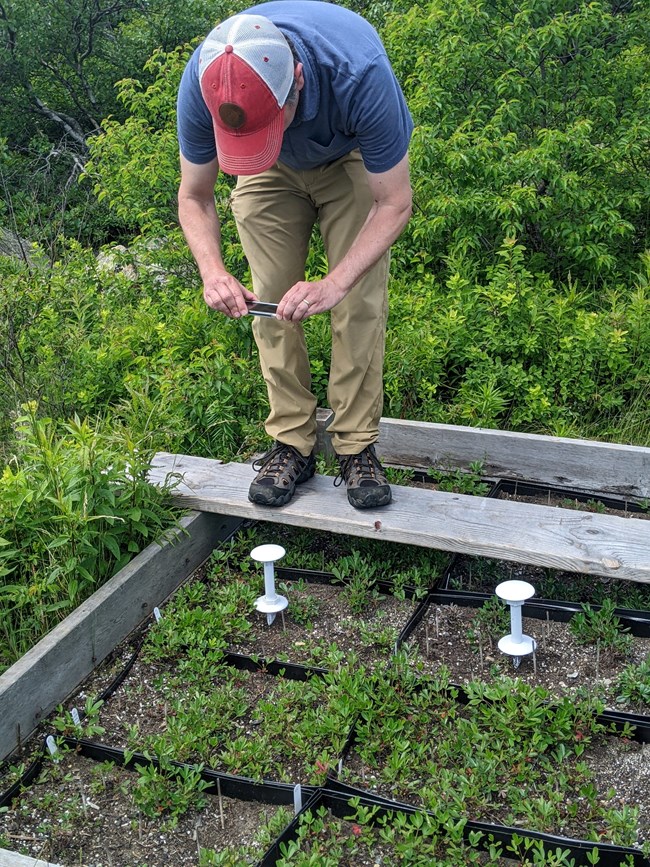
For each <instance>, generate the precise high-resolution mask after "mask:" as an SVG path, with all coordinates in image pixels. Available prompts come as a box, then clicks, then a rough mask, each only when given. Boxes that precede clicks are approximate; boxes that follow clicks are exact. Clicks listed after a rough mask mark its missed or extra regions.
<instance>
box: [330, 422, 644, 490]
mask: <svg viewBox="0 0 650 867" xmlns="http://www.w3.org/2000/svg"><path fill="white" fill-rule="evenodd" d="M322 418H323V419H326V418H327V416H326V415H323V416H322ZM320 436H321V438H322V440H323V441H325V438H326V435H325V433H324V432H323V433H321V434H320ZM377 453H378V454H379V456H380V457H381V458H382V459H383V460H385V461H386V462H387V463H390V464H396V465H402V466H413V467H420V468H427V467H443V468H444V467H458V468H462V469H468V468H469V466H470V464H471V463H473V462H474V461H482V462H483V468H484V469H483V471H484V474H485V475H486V476H487V477H492V478H503V479H518V480H521V481H530V482H539V483H541V484H545V485H552V486H561V487H565V488H573V489H575V490H579V491H587V492H590V493H596V492H600V493H607V494H613V495H615V496H619V497H636V498H638V499H644V498H646V497H650V448H642V447H641V446H627V445H618V444H615V443H602V442H595V441H592V440H577V439H566V438H563V437H550V436H539V435H537V434H525V433H515V432H512V431H498V430H487V429H485V428H472V427H461V426H456V425H444V424H427V423H425V422H416V421H402V420H399V419H389V418H382V419H381V422H380V425H379V441H378V443H377Z"/></svg>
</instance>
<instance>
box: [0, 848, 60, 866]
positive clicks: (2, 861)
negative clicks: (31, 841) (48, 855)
mask: <svg viewBox="0 0 650 867" xmlns="http://www.w3.org/2000/svg"><path fill="white" fill-rule="evenodd" d="M0 867H60V865H59V864H52V863H51V862H50V861H43V859H42V858H30V857H29V855H20V854H19V853H18V852H10V851H9V849H0Z"/></svg>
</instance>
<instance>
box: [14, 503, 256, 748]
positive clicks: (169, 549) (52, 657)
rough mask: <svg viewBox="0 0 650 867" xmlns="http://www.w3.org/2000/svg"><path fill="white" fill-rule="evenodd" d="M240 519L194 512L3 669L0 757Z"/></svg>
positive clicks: (230, 530) (206, 554)
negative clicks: (8, 666) (176, 528)
mask: <svg viewBox="0 0 650 867" xmlns="http://www.w3.org/2000/svg"><path fill="white" fill-rule="evenodd" d="M238 524H239V520H238V519H236V518H233V517H230V516H228V517H219V516H216V515H209V514H191V515H188V516H187V517H185V518H183V519H182V521H181V529H180V530H176V531H173V532H171V533H169V534H168V536H167V538H166V539H165V540H164V541H163V542H161V543H160V544H158V543H154V544H152V545H149V546H148V547H147V548H145V550H144V551H142V552H141V553H140V554H138V555H137V556H136V557H135V558H134V559H133V560H132V561H131V563H129V564H128V565H127V566H125V567H124V569H121V570H120V571H119V572H118V573H117V574H116V575H115V576H114V577H113V578H111V579H110V581H108V582H107V583H106V584H104V585H103V586H102V587H100V589H99V590H97V591H96V592H95V593H93V595H92V596H91V597H89V598H88V599H87V600H86V601H85V602H83V603H82V604H81V605H80V606H79V607H78V608H77V609H76V610H75V611H73V612H72V614H70V615H69V616H68V617H66V618H65V620H63V621H62V622H61V623H59V625H58V626H56V627H55V628H54V629H53V630H52V631H51V632H49V633H48V634H47V635H46V636H45V637H44V638H43V639H42V640H41V641H39V642H38V644H36V645H35V646H34V647H33V648H32V649H31V650H30V651H28V652H27V653H26V654H25V655H24V656H23V657H21V658H20V659H19V660H18V661H17V662H16V663H15V664H14V665H12V666H11V667H10V668H8V669H7V671H5V672H4V673H3V674H2V675H0V758H4V757H5V756H7V755H8V754H9V753H11V752H12V751H13V750H14V749H15V748H16V747H17V746H19V744H20V743H21V742H22V741H23V740H24V739H25V738H26V737H27V736H28V735H30V734H31V733H32V732H33V731H34V729H35V728H36V727H37V726H38V724H39V723H40V722H41V721H42V720H43V719H44V717H46V716H47V714H48V713H50V711H52V710H53V709H54V708H55V707H56V706H57V705H58V704H61V703H62V702H63V701H65V699H66V698H67V697H68V696H69V695H70V693H72V692H73V691H74V690H75V689H76V688H77V687H78V685H79V684H80V683H81V682H82V681H83V680H84V678H85V677H87V675H88V674H90V672H91V671H93V669H94V668H95V667H96V666H97V665H99V663H100V662H101V661H102V660H103V659H104V658H105V657H106V656H108V654H109V653H110V652H111V651H112V650H113V649H114V648H115V647H116V646H117V645H118V644H119V643H120V641H122V640H123V639H124V638H126V636H127V635H129V633H130V632H132V631H133V630H134V629H135V628H136V627H137V626H139V625H140V623H142V622H143V621H144V620H146V618H147V617H149V615H150V614H151V612H152V611H153V609H154V607H155V606H156V605H159V604H160V603H161V602H162V601H163V600H164V599H165V598H166V597H167V596H169V594H170V593H172V592H173V591H174V590H175V589H176V587H178V585H179V584H180V583H181V582H182V581H183V580H184V579H185V578H186V577H187V576H188V575H189V574H190V573H191V572H193V571H194V569H196V568H197V567H198V566H199V565H200V564H201V563H202V562H203V561H204V560H205V559H206V558H207V557H208V556H209V555H210V553H211V551H212V550H213V548H214V547H215V546H216V545H217V544H218V543H219V541H221V540H222V539H225V538H227V536H228V535H229V534H230V533H232V532H233V531H234V530H235V529H236V527H237V526H238Z"/></svg>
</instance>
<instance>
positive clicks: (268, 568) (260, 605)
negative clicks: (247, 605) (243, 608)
mask: <svg viewBox="0 0 650 867" xmlns="http://www.w3.org/2000/svg"><path fill="white" fill-rule="evenodd" d="M285 553H286V551H285V550H284V548H283V547H282V545H258V546H257V548H253V550H252V551H251V557H252V558H253V560H257V562H258V563H263V564H264V596H260V597H259V598H258V599H257V600H256V602H255V608H256V609H257V610H258V611H261V612H263V613H264V614H266V622H267V623H268V624H269V626H270V625H271V624H272V623H273V621H274V620H275V615H276V614H277V613H278V611H284V609H285V608H286V607H287V606H288V605H289V600H288V599H287V598H286V596H280V594H279V593H276V590H275V569H274V566H273V564H274V563H275V561H276V560H280V558H282V557H284V555H285Z"/></svg>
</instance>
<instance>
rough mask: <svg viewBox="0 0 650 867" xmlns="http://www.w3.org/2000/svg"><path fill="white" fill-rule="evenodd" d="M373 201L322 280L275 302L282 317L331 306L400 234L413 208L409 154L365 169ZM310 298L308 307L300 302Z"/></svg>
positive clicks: (302, 316)
mask: <svg viewBox="0 0 650 867" xmlns="http://www.w3.org/2000/svg"><path fill="white" fill-rule="evenodd" d="M367 177H368V183H369V185H370V190H371V192H372V194H373V198H374V204H373V205H372V207H371V209H370V213H369V214H368V217H367V218H366V221H365V223H364V224H363V226H362V228H361V231H360V232H359V234H358V235H357V237H356V238H355V239H354V241H353V242H352V246H351V247H350V249H349V250H348V252H347V254H346V255H345V256H344V258H343V259H342V260H341V261H340V262H339V264H338V265H337V266H336V267H335V268H333V269H332V270H331V271H330V272H329V274H328V275H327V276H326V277H324V278H323V279H322V280H318V281H315V282H312V283H308V282H304V281H301V282H300V283H296V284H295V286H292V287H291V289H290V290H289V291H288V292H287V293H286V295H285V296H284V298H283V299H282V301H281V302H280V304H279V305H278V316H279V317H280V318H282V319H292V320H300V319H305V318H306V316H307V315H309V316H312V315H313V314H314V313H322V312H323V311H325V310H330V309H331V308H332V307H334V306H335V305H336V304H338V303H339V301H341V300H342V299H343V298H344V297H345V296H346V295H347V294H348V292H349V291H350V289H352V287H353V286H354V285H355V283H356V282H357V281H358V280H359V279H360V278H361V277H363V275H364V274H365V273H366V272H367V271H369V270H370V268H372V266H373V265H374V264H376V262H378V261H379V259H381V257H382V256H383V255H384V253H385V252H386V251H387V250H388V249H389V248H390V246H391V245H392V244H393V242H394V241H395V240H396V239H397V238H398V237H399V235H400V234H401V232H402V230H403V229H404V227H405V226H406V224H407V223H408V221H409V217H410V216H411V210H412V193H411V182H410V177H409V165H408V154H407V155H406V156H405V157H404V158H403V159H402V160H400V162H399V163H398V164H397V165H396V166H394V167H393V168H392V169H389V171H387V172H382V173H381V174H375V173H371V172H367ZM305 299H306V300H307V301H309V307H307V305H306V304H302V301H303V300H305Z"/></svg>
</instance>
